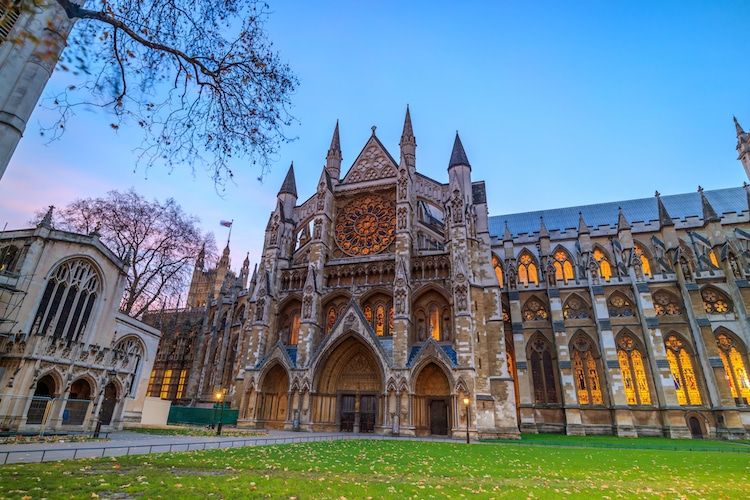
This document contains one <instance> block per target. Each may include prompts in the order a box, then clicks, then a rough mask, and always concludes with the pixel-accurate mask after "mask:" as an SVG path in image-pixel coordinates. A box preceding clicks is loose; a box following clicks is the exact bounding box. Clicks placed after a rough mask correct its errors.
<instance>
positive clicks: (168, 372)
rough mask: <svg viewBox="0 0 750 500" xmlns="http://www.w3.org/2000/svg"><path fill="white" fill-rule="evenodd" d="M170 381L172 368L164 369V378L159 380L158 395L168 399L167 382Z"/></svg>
mask: <svg viewBox="0 0 750 500" xmlns="http://www.w3.org/2000/svg"><path fill="white" fill-rule="evenodd" d="M171 382H172V370H165V371H164V378H163V379H162V381H161V393H160V394H159V397H160V398H162V399H169V384H170V383H171Z"/></svg>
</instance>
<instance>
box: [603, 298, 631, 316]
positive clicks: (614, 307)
mask: <svg viewBox="0 0 750 500" xmlns="http://www.w3.org/2000/svg"><path fill="white" fill-rule="evenodd" d="M607 309H608V310H609V315H610V316H612V317H613V318H630V317H632V316H635V310H634V308H633V303H632V302H630V299H628V298H627V297H626V296H625V295H623V294H622V293H620V292H615V293H613V294H612V295H610V296H609V300H608V301H607Z"/></svg>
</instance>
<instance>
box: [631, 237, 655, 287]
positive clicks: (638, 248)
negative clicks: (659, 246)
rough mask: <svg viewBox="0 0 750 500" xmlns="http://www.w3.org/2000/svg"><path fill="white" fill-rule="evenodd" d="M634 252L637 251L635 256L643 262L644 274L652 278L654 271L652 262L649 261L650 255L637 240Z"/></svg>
mask: <svg viewBox="0 0 750 500" xmlns="http://www.w3.org/2000/svg"><path fill="white" fill-rule="evenodd" d="M633 252H635V256H636V257H637V258H638V260H639V261H640V262H641V271H642V272H643V275H644V276H647V277H649V278H651V277H652V276H653V273H652V272H651V263H650V262H649V260H648V257H647V256H646V252H645V250H644V249H643V245H641V244H640V243H638V242H635V243H634V244H633Z"/></svg>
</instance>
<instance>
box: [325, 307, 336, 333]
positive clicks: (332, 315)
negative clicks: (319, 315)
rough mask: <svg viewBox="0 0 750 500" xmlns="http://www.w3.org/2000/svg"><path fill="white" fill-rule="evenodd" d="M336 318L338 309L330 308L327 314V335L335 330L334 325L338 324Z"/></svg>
mask: <svg viewBox="0 0 750 500" xmlns="http://www.w3.org/2000/svg"><path fill="white" fill-rule="evenodd" d="M336 317H337V313H336V308H335V307H333V306H331V307H329V308H328V313H327V314H326V333H331V330H333V325H335V324H336Z"/></svg>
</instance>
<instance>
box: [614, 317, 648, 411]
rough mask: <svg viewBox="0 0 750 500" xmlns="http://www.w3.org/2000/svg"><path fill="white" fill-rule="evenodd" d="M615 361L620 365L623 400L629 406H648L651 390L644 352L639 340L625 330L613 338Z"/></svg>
mask: <svg viewBox="0 0 750 500" xmlns="http://www.w3.org/2000/svg"><path fill="white" fill-rule="evenodd" d="M615 344H616V345H617V360H618V362H619V364H620V373H622V382H623V385H624V389H625V399H626V400H627V403H628V404H629V405H650V404H651V389H650V387H649V382H648V381H649V377H648V368H647V365H648V363H646V362H645V361H644V360H645V358H646V350H645V349H644V348H643V344H642V343H641V341H640V339H639V338H638V337H637V336H636V335H635V334H634V333H633V332H631V331H630V330H628V329H627V328H623V329H622V330H621V331H620V332H619V333H618V334H617V336H616V337H615Z"/></svg>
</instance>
